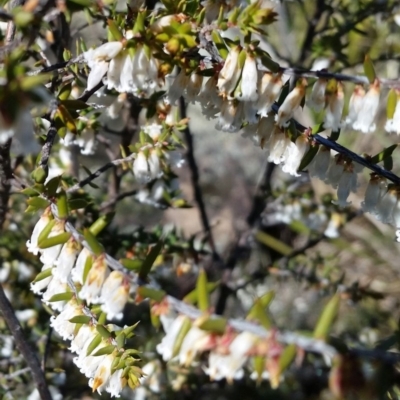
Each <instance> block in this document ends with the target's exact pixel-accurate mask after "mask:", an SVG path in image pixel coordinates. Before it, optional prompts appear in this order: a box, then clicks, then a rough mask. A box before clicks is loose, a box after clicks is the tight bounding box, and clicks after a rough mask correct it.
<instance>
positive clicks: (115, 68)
mask: <svg viewBox="0 0 400 400" xmlns="http://www.w3.org/2000/svg"><path fill="white" fill-rule="evenodd" d="M128 58H130V56H129V55H128V54H126V53H125V52H122V53H119V54H118V55H117V56H116V57H114V58H113V59H112V60H111V61H110V64H109V66H108V72H107V89H108V90H112V89H115V90H116V91H118V92H126V91H127V90H126V87H123V85H122V84H121V83H122V82H121V79H122V77H124V76H125V74H123V68H124V65H125V62H126V61H127V59H128Z"/></svg>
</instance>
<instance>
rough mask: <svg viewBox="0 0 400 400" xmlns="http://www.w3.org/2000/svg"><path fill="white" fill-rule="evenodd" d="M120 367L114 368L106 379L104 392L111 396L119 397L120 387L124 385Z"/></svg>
mask: <svg viewBox="0 0 400 400" xmlns="http://www.w3.org/2000/svg"><path fill="white" fill-rule="evenodd" d="M122 373H123V370H122V369H118V370H116V371H115V372H114V373H113V374H112V375H111V376H110V379H109V380H108V385H107V387H106V392H108V393H110V395H111V397H119V396H120V393H121V392H122V389H123V388H124V387H125V384H124V379H123V378H122Z"/></svg>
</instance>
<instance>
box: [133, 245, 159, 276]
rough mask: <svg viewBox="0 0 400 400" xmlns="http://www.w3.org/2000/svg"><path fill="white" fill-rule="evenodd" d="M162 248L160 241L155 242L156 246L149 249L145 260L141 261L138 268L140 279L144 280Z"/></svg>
mask: <svg viewBox="0 0 400 400" xmlns="http://www.w3.org/2000/svg"><path fill="white" fill-rule="evenodd" d="M162 247H163V241H162V240H160V241H159V242H157V244H156V245H155V246H152V247H151V250H150V252H149V254H148V255H147V257H146V259H145V260H144V261H143V264H142V266H141V267H140V271H139V278H140V279H143V280H146V278H147V275H148V274H149V272H150V270H151V267H152V266H153V264H154V261H156V258H157V257H158V255H159V254H160V251H161V249H162Z"/></svg>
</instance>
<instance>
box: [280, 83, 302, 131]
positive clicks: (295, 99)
mask: <svg viewBox="0 0 400 400" xmlns="http://www.w3.org/2000/svg"><path fill="white" fill-rule="evenodd" d="M306 86H307V81H306V80H305V79H302V80H301V81H300V82H299V83H298V85H297V86H296V87H295V88H294V89H293V90H292V91H291V92H290V93H289V94H288V95H287V96H286V98H285V100H284V101H283V103H282V105H281V106H280V107H279V111H278V114H276V116H275V122H276V124H277V125H278V126H285V127H286V126H288V125H289V120H290V119H291V118H292V117H293V114H294V112H295V111H296V110H297V109H298V108H299V107H300V104H301V101H302V100H303V97H304V94H305V90H306Z"/></svg>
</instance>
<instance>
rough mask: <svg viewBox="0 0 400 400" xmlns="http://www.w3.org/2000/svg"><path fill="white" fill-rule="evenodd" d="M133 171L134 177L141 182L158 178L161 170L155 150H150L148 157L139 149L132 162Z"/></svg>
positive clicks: (144, 182)
mask: <svg viewBox="0 0 400 400" xmlns="http://www.w3.org/2000/svg"><path fill="white" fill-rule="evenodd" d="M133 173H134V175H135V177H136V179H137V180H138V181H139V182H140V183H143V184H146V183H149V182H150V181H152V180H154V179H157V178H159V177H160V176H161V175H162V171H161V166H160V158H159V157H158V155H157V151H156V150H154V149H152V150H150V152H149V156H148V157H146V155H145V154H144V152H143V151H139V153H138V154H137V155H136V158H135V161H134V163H133Z"/></svg>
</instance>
